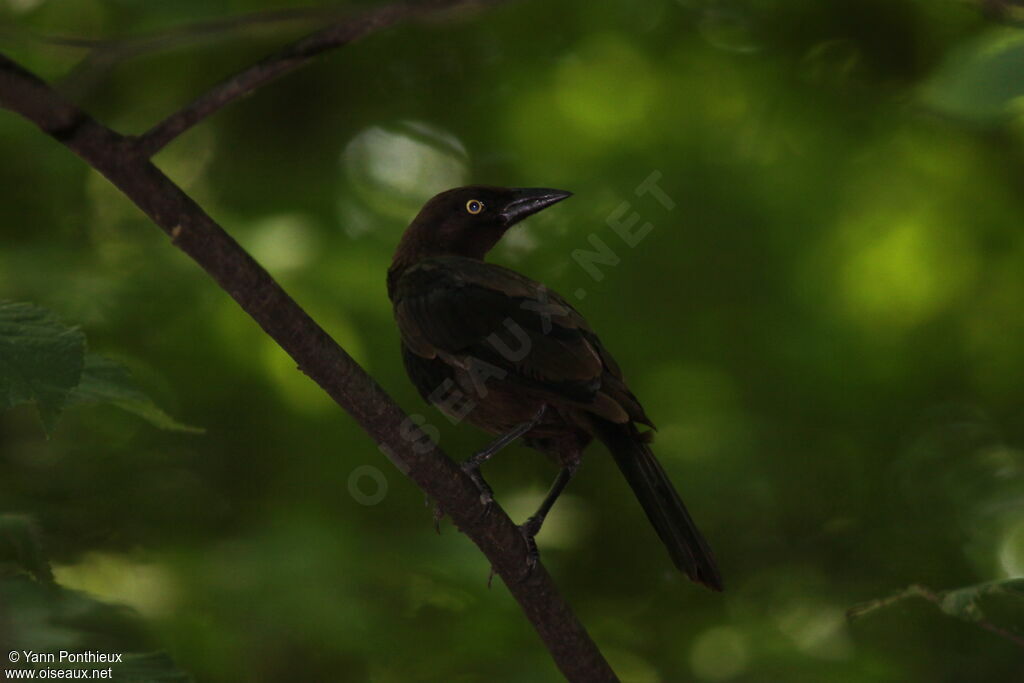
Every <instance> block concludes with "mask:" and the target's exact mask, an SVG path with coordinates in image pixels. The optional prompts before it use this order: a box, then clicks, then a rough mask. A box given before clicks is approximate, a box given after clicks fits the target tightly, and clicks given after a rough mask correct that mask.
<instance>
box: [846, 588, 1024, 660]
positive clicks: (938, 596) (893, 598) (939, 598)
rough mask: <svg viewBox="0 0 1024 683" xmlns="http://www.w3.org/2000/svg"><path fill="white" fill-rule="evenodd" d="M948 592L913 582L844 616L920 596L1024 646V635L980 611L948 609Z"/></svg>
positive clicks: (878, 608)
mask: <svg viewBox="0 0 1024 683" xmlns="http://www.w3.org/2000/svg"><path fill="white" fill-rule="evenodd" d="M995 583H997V582H992V583H990V584H986V585H994V584H995ZM949 593H950V591H934V590H932V589H931V588H928V587H927V586H922V585H921V584H919V583H915V584H912V585H910V586H907V588H906V589H905V590H902V591H900V592H899V593H896V594H895V595H890V596H889V597H886V598H878V599H877V600H871V601H868V602H865V603H862V604H859V605H855V606H853V607H851V608H850V609H848V610H847V611H846V616H847V618H848V619H850V620H853V619H859V618H861V617H863V616H865V615H867V614H871V613H872V612H875V611H877V610H880V609H883V608H887V607H892V606H893V605H895V604H896V603H899V602H903V601H904V600H906V599H908V598H921V599H923V600H927V601H928V602H930V603H932V604H933V605H935V606H936V607H938V608H939V610H941V611H942V612H943V613H945V614H950V615H952V616H956V617H957V618H959V619H964V620H965V621H969V622H971V623H973V624H977V625H978V626H980V627H981V628H983V629H985V630H986V631H989V632H990V633H994V634H996V635H997V636H1000V637H1002V638H1005V639H1006V640H1008V641H1010V642H1011V643H1014V644H1016V645H1017V646H1019V647H1024V637H1022V636H1019V635H1017V634H1016V633H1014V632H1012V631H1010V630H1008V629H1005V628H1003V627H1002V626H999V625H997V624H994V623H992V622H991V621H989V620H988V619H986V618H984V617H982V616H980V613H979V614H978V615H975V616H974V617H972V618H970V619H968V618H965V617H964V616H963V615H960V614H955V613H953V612H952V611H950V609H948V608H947V607H946V605H945V602H944V600H945V597H946V596H947V595H948V594H949Z"/></svg>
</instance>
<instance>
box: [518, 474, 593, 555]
mask: <svg viewBox="0 0 1024 683" xmlns="http://www.w3.org/2000/svg"><path fill="white" fill-rule="evenodd" d="M579 466H580V461H579V460H574V461H572V462H571V463H570V464H568V465H566V466H565V467H563V468H562V471H560V472H559V473H558V476H557V477H555V481H554V483H552V484H551V489H550V490H549V491H548V494H547V495H546V496H544V500H543V501H541V504H540V507H539V508H537V511H536V512H535V513H533V515H532V516H530V517H529V518H528V519H527V520H526V521H525V522H523V523H522V524H520V525H519V531H520V533H522V534H523V538H525V539H526V548H527V556H526V569H527V574H529V572H532V571H533V569H534V567H536V566H537V562H538V561H539V560H540V552H539V551H538V550H537V541H536V540H534V539H535V537H536V536H537V534H539V533H540V528H541V525H543V524H544V518H545V517H547V516H548V513H549V512H551V506H553V505H554V504H555V501H556V500H558V497H559V496H560V495H562V491H564V490H565V487H566V486H568V485H569V481H570V480H571V479H572V478H573V475H575V474H576V470H577V469H579Z"/></svg>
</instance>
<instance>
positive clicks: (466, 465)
mask: <svg viewBox="0 0 1024 683" xmlns="http://www.w3.org/2000/svg"><path fill="white" fill-rule="evenodd" d="M546 410H547V404H542V405H541V407H540V410H538V411H537V414H536V415H534V416H533V417H532V418H530V421H529V422H524V423H522V424H520V425H516V426H515V427H514V428H512V430H511V431H509V432H508V433H507V434H502V435H501V436H499V437H498V438H497V439H495V440H494V441H492V442H491V443H489V444H488V445H487V446H486V447H484V448H483V449H482V450H480V451H477V452H476V453H474V454H473V455H471V456H470V457H469V458H467V459H466V460H464V461H463V462H462V465H461V466H462V471H463V472H465V473H466V474H467V475H469V478H470V479H472V480H473V483H474V484H476V487H477V488H478V489H480V502H482V503H483V504H484V505H488V504H489V503H490V502H491V501H492V500H494V491H492V490H491V487H490V486H489V485H488V484H487V482H486V481H484V478H483V476H481V474H480V466H481V465H483V464H484V463H485V462H487V461H488V460H490V459H491V457H493V456H494V454H495V453H497V452H498V451H500V450H501V449H502V448H504V447H505V446H507V445H509V444H510V443H512V442H513V441H515V440H516V439H518V438H519V437H521V436H522V435H524V434H526V433H527V432H528V431H530V430H531V429H533V428H534V427H536V426H537V425H538V424H539V423H540V421H541V419H542V418H543V417H544V412H545V411H546Z"/></svg>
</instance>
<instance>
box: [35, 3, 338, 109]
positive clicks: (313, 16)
mask: <svg viewBox="0 0 1024 683" xmlns="http://www.w3.org/2000/svg"><path fill="white" fill-rule="evenodd" d="M345 13H347V12H346V11H344V10H342V9H339V8H329V7H305V8H294V9H280V10H265V11H262V12H254V13H251V14H243V15H239V16H233V17H228V18H224V19H210V20H207V21H199V22H194V23H190V24H184V25H182V26H174V27H172V28H169V29H165V30H161V31H153V32H151V33H146V34H142V35H138V36H127V37H122V38H98V39H90V38H79V37H76V36H32V35H28V36H23V37H24V38H25V39H27V40H33V41H35V42H41V43H45V44H48V45H55V46H59V47H65V48H72V49H74V48H78V49H82V48H87V49H91V52H90V53H89V54H88V55H87V56H86V57H85V58H84V59H83V60H82V61H81V62H79V63H78V64H77V65H76V66H75V67H74V68H73V69H71V71H70V72H68V74H66V75H65V76H63V77H61V79H60V81H58V82H57V83H55V87H56V88H57V90H59V91H60V92H62V93H63V94H64V95H65V96H66V97H68V98H69V99H71V100H77V99H80V98H81V97H82V96H84V95H85V93H87V92H88V91H89V90H90V89H91V88H92V87H93V86H94V85H95V84H96V82H97V81H99V80H100V79H101V78H103V76H104V75H105V74H106V73H107V72H108V71H109V70H110V69H112V68H113V67H114V66H116V65H117V64H118V63H120V62H122V61H124V60H127V59H131V58H133V57H138V56H139V55H143V54H147V53H150V52H157V51H160V50H170V49H173V48H179V47H182V46H185V45H195V44H198V43H202V42H208V41H211V40H213V39H216V38H218V37H220V36H223V35H224V34H226V33H229V32H232V31H241V30H243V29H246V28H252V27H255V26H280V25H281V24H285V23H299V22H307V23H309V22H313V21H316V22H318V23H321V24H322V23H323V22H324V21H326V20H328V19H336V18H338V17H339V16H341V15H342V14H345Z"/></svg>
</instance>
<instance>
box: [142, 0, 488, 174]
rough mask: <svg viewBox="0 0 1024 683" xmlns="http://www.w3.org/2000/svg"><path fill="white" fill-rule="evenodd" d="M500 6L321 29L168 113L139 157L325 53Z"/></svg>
mask: <svg viewBox="0 0 1024 683" xmlns="http://www.w3.org/2000/svg"><path fill="white" fill-rule="evenodd" d="M499 1H500V0H423V1H421V2H415V3H413V2H402V3H398V4H394V5H384V6H383V7H378V8H375V9H372V10H369V11H367V12H365V13H363V14H359V15H357V16H354V17H350V18H347V19H344V20H341V21H338V22H336V23H334V24H331V25H330V26H327V27H326V28H323V29H320V30H319V31H316V32H314V33H311V34H309V35H307V36H305V37H304V38H300V39H299V40H297V41H295V42H294V43H291V44H289V45H286V46H285V47H284V48H282V49H281V50H279V51H278V52H276V53H274V54H272V55H270V56H269V57H266V58H264V59H262V60H261V61H259V62H257V63H255V64H253V65H252V66H250V67H248V68H245V69H243V70H242V71H239V72H238V73H237V74H235V75H234V76H231V77H229V78H227V79H225V80H223V81H221V82H220V83H218V84H217V85H215V86H214V87H212V88H210V90H208V91H206V92H205V93H203V94H202V95H200V96H199V97H197V98H196V99H195V100H193V101H192V102H191V103H190V104H188V105H186V106H184V107H182V108H181V109H179V110H178V111H176V112H174V113H173V114H171V115H170V116H168V117H167V118H165V119H164V120H163V121H161V122H160V123H158V124H156V125H155V126H153V127H152V128H151V129H149V130H148V131H147V132H146V133H144V134H142V135H141V136H139V139H138V142H137V144H138V149H139V153H140V154H143V155H144V156H146V157H152V156H153V155H154V154H156V153H157V152H159V151H160V150H161V149H163V148H164V147H165V146H166V145H167V144H168V143H169V142H171V140H173V139H174V138H176V137H178V136H179V135H181V134H182V133H184V132H185V131H186V130H188V129H189V128H191V127H192V126H194V125H195V124H196V123H198V122H199V121H202V120H203V119H205V118H206V117H207V116H210V115H211V114H213V113H214V112H216V111H218V110H219V109H220V108H221V107H223V106H224V105H226V104H229V103H231V102H233V101H235V100H237V99H238V98H240V97H242V96H244V95H247V94H249V93H250V92H252V91H253V90H255V89H256V88H258V87H260V86H263V85H266V84H267V83H269V82H270V81H273V80H274V79H276V78H278V77H280V76H283V75H284V74H286V73H288V72H289V71H292V70H294V69H297V68H298V67H300V66H302V65H304V64H306V63H307V62H309V61H310V60H311V59H313V58H314V57H316V56H317V55H320V54H322V53H324V52H326V51H328V50H332V49H334V48H337V47H342V46H344V45H348V44H349V43H352V42H354V41H356V40H358V39H360V38H362V37H363V36H366V35H368V34H370V33H373V32H375V31H379V30H380V29H383V28H387V27H389V26H393V25H394V24H397V23H399V22H401V21H404V20H406V19H415V18H418V17H421V16H424V15H427V14H433V13H436V12H438V11H440V10H453V9H457V8H464V7H474V6H480V5H486V4H493V3H495V2H499Z"/></svg>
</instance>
